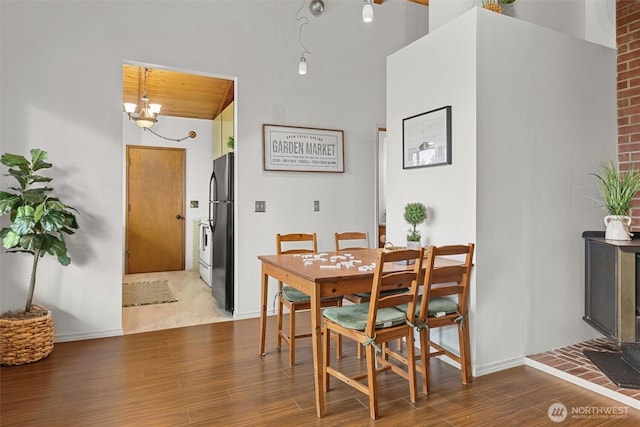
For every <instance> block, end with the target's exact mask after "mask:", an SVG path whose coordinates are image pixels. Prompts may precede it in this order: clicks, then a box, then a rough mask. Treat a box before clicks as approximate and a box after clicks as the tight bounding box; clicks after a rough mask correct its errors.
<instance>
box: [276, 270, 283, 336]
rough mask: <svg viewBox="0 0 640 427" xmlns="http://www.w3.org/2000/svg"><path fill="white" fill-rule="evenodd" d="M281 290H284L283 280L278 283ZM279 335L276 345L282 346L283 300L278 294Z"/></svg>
mask: <svg viewBox="0 0 640 427" xmlns="http://www.w3.org/2000/svg"><path fill="white" fill-rule="evenodd" d="M278 289H279V292H282V282H280V283H279V284H278ZM277 332H278V336H277V341H276V347H278V348H280V347H282V336H281V334H282V300H281V299H280V296H278V331H277Z"/></svg>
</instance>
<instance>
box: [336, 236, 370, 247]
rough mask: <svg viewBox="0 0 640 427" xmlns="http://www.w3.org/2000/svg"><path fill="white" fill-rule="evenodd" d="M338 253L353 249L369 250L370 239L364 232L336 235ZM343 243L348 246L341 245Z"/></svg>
mask: <svg viewBox="0 0 640 427" xmlns="http://www.w3.org/2000/svg"><path fill="white" fill-rule="evenodd" d="M335 241H336V252H337V251H347V250H352V249H369V237H368V236H367V233H364V232H362V231H345V232H343V233H335ZM341 242H346V244H344V245H341Z"/></svg>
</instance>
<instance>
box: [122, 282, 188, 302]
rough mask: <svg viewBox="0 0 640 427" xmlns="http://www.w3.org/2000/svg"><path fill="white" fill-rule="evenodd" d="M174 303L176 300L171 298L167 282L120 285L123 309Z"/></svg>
mask: <svg viewBox="0 0 640 427" xmlns="http://www.w3.org/2000/svg"><path fill="white" fill-rule="evenodd" d="M176 301H178V300H177V299H175V298H174V297H173V294H172V293H171V289H169V282H167V281H166V280H161V281H155V282H136V283H123V284H122V306H123V307H135V306H139V305H150V304H165V303H170V302H176Z"/></svg>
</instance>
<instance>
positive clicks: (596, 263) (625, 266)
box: [583, 232, 640, 342]
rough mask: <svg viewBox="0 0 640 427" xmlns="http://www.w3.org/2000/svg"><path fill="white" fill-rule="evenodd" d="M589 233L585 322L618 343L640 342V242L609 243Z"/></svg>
mask: <svg viewBox="0 0 640 427" xmlns="http://www.w3.org/2000/svg"><path fill="white" fill-rule="evenodd" d="M600 234H603V233H599V232H585V233H584V234H583V237H584V238H585V315H584V320H585V321H586V322H588V323H589V324H590V325H592V326H593V327H595V328H596V329H598V330H599V331H600V332H602V333H603V334H605V335H607V336H609V337H610V338H613V339H615V340H616V341H618V342H638V341H639V340H638V338H639V336H638V335H639V334H638V328H637V327H636V311H637V306H638V303H637V299H636V298H637V295H638V294H639V292H638V290H639V285H640V262H639V260H640V255H639V254H640V239H635V240H630V241H616V240H605V239H604V237H600Z"/></svg>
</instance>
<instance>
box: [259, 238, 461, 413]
mask: <svg viewBox="0 0 640 427" xmlns="http://www.w3.org/2000/svg"><path fill="white" fill-rule="evenodd" d="M380 250H383V249H357V250H356V249H354V250H345V251H340V252H326V253H321V254H315V257H316V258H315V259H313V258H308V257H305V256H303V255H301V254H295V255H291V254H289V255H261V256H258V259H259V260H260V261H261V262H262V291H261V311H260V348H259V354H260V356H264V355H265V337H266V326H267V297H268V290H269V277H272V278H274V279H276V280H279V281H282V282H284V283H286V284H287V285H289V286H291V287H293V288H295V289H298V290H299V291H301V292H303V293H305V294H307V295H309V297H310V299H311V301H310V302H311V340H312V351H313V372H314V376H313V378H314V385H315V396H316V413H317V415H318V417H320V418H322V417H323V416H324V392H323V389H322V361H323V360H322V357H323V355H322V340H321V338H322V337H321V332H322V312H321V309H320V299H321V298H327V297H337V296H341V295H348V294H354V293H358V292H370V291H371V287H372V284H373V269H367V270H366V271H364V270H365V269H364V268H360V267H364V266H371V265H372V264H374V263H375V261H376V257H377V253H378V251H380ZM305 255H306V254H305ZM347 255H350V256H351V258H349V257H347ZM307 256H308V255H307ZM311 256H312V257H313V256H314V255H311ZM335 256H341V257H343V258H337V259H333V258H332V257H335ZM349 261H352V262H353V266H345V265H343V264H342V263H345V262H349ZM337 263H341V266H340V267H339V268H335V265H336V264H337ZM458 264H460V262H459V261H456V260H452V259H446V258H436V260H435V267H436V268H437V267H440V266H445V265H458ZM407 268H411V267H407V266H406V265H399V264H391V265H389V266H388V268H387V267H385V271H393V270H397V271H401V270H405V269H407Z"/></svg>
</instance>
